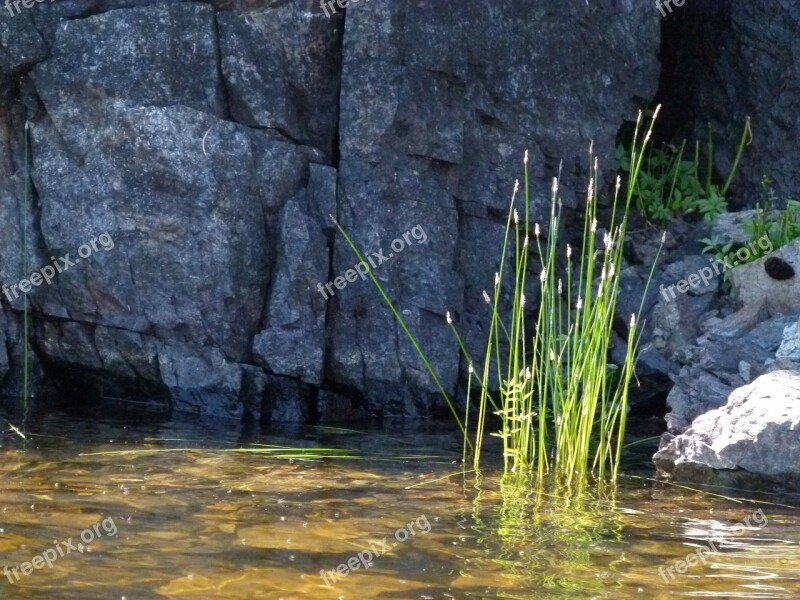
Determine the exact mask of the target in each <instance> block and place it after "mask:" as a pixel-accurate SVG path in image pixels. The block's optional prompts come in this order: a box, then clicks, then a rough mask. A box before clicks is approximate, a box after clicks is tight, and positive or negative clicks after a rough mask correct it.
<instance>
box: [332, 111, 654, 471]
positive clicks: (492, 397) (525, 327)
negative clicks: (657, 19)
mask: <svg viewBox="0 0 800 600" xmlns="http://www.w3.org/2000/svg"><path fill="white" fill-rule="evenodd" d="M657 112H658V111H656V115H657ZM656 115H654V116H653V119H652V121H651V123H650V126H649V128H647V130H646V131H643V130H642V129H643V128H642V116H641V114H640V116H639V120H638V121H637V127H636V133H635V136H634V144H633V147H632V150H631V157H630V164H631V170H630V177H629V179H628V181H627V182H626V186H625V191H624V192H623V191H622V190H623V186H622V181H621V180H620V179H619V178H618V179H617V185H616V188H615V192H614V198H613V203H612V206H611V221H610V223H609V224H608V225H607V230H606V231H607V233H604V234H602V239H598V236H600V235H601V231H602V230H600V229H598V200H599V189H598V188H599V184H598V181H599V175H600V173H599V167H598V163H597V159H596V158H594V157H591V161H590V165H591V166H590V169H591V173H592V177H591V180H590V182H589V185H588V192H587V196H586V208H585V213H584V227H583V236H582V245H581V248H580V251H579V252H575V251H574V250H573V249H572V248H571V247H570V246H569V245H565V246H561V245H559V243H558V231H559V225H560V221H561V208H562V206H561V201H560V197H559V184H558V180H557V179H555V180H554V181H553V186H552V197H551V199H552V201H551V207H550V212H549V216H548V223H547V232H546V233H544V232H543V230H542V227H541V226H540V225H539V224H538V223H533V224H532V225H531V214H530V208H531V207H530V185H529V177H528V156H527V153H526V156H525V160H524V174H525V178H524V184H523V186H522V193H523V195H524V198H523V199H522V200H521V201H520V200H519V195H520V185H519V183H517V185H516V186H515V189H514V194H513V196H512V200H511V205H510V207H509V213H508V220H507V223H506V233H505V238H504V242H503V248H502V254H501V259H500V266H499V269H498V271H497V273H496V275H495V281H494V287H493V291H492V293H491V294H489V293H488V292H484V299H485V300H486V301H487V303H488V304H490V305H491V308H492V318H491V323H490V327H489V335H488V340H487V345H486V348H485V352H484V357H483V360H482V361H481V362H480V363H478V362H476V361H473V360H472V358H471V357H470V354H469V352H468V351H467V349H466V347H465V346H464V343H463V341H462V339H461V337H460V335H459V333H458V331H457V329H456V328H455V326H454V325H453V322H452V319H451V318H450V314H449V313H448V319H447V320H448V322H449V323H450V326H451V328H452V330H453V333H454V335H455V336H456V339H457V340H458V343H459V346H460V348H461V351H462V352H463V354H464V356H465V358H466V361H467V364H468V365H469V367H468V371H469V374H468V377H467V397H468V398H470V397H471V396H472V395H473V389H475V394H474V396H475V397H476V398H477V402H478V406H477V423H475V426H474V433H472V434H471V433H470V430H469V415H470V407H469V400H468V404H467V410H466V416H465V419H464V423H463V424H462V421H461V419H459V417H458V415H457V414H456V412H455V409H454V408H453V404H452V402H451V401H450V398H449V396H448V395H447V393H446V392H445V391H444V389H443V388H442V386H441V384H440V383H439V380H438V378H437V377H436V374H435V373H434V371H433V369H432V368H431V365H430V364H429V362H428V361H427V359H426V358H425V355H424V353H423V352H422V350H421V348H420V346H419V344H418V343H417V341H416V340H415V339H414V336H413V335H412V334H411V332H410V331H409V330H408V328H407V326H406V325H405V323H404V322H403V319H402V317H401V316H400V314H399V312H398V311H397V310H396V309H395V307H394V305H393V304H392V302H391V300H390V299H389V297H388V295H387V294H386V292H385V291H384V290H383V287H382V286H381V285H380V283H379V282H378V280H377V279H376V278H375V277H374V276H372V273H370V276H372V281H373V283H374V284H375V285H376V286H377V288H378V290H379V291H380V292H381V295H382V296H383V298H384V300H385V301H386V303H387V304H388V306H389V308H390V309H391V310H392V312H393V314H394V316H395V318H397V320H398V321H399V323H400V325H401V327H402V328H403V330H404V331H405V332H406V334H407V335H408V337H409V338H410V339H411V342H412V344H413V345H414V348H415V349H416V350H417V352H418V353H419V355H420V357H421V358H422V360H423V362H424V364H425V366H426V368H427V369H428V371H429V372H430V373H431V375H432V376H433V377H434V381H435V382H436V383H437V385H438V387H439V390H440V391H441V393H442V394H443V395H444V397H445V399H446V401H447V404H448V405H449V406H450V408H451V410H452V411H453V413H454V416H455V419H456V422H457V423H458V425H459V427H460V428H461V431H462V433H463V434H464V461H465V462H466V459H467V454H468V453H471V458H472V461H473V466H474V468H475V469H476V470H478V469H479V467H480V461H481V455H482V450H483V444H484V441H485V439H486V435H485V434H486V428H487V420H488V418H489V415H490V412H491V413H494V415H496V416H497V417H499V421H500V425H501V426H500V430H499V431H497V432H492V433H491V435H494V436H497V437H499V438H500V440H501V441H502V446H503V460H504V470H505V472H506V473H531V474H535V475H537V476H538V477H539V478H540V479H541V478H543V477H544V476H545V474H547V473H555V474H557V475H558V476H559V479H561V480H563V481H565V482H566V483H567V484H570V483H571V482H573V479H575V480H577V481H585V479H586V476H587V474H588V472H589V470H592V469H595V470H597V471H598V474H599V476H600V478H603V477H605V476H606V474H607V473H609V472H610V474H611V475H612V477H613V478H616V476H617V473H618V467H619V459H620V454H621V450H622V440H623V436H624V433H625V425H626V412H627V403H628V389H629V384H630V381H631V379H632V376H633V368H634V359H635V355H636V349H637V343H638V337H637V330H638V318H637V315H631V317H630V326H629V331H628V340H627V352H626V356H625V360H624V361H623V363H622V364H621V365H612V364H610V363H609V361H608V348H609V345H610V342H611V334H612V329H613V322H614V316H615V307H616V301H617V297H618V293H619V277H620V272H621V267H622V250H623V245H624V241H625V234H626V227H627V221H628V212H629V209H630V205H631V200H632V198H633V195H634V191H635V190H636V179H637V177H638V174H639V171H640V169H641V166H642V161H643V156H644V153H645V149H646V147H647V144H648V142H649V140H650V137H651V135H652V129H653V124H654V122H655V118H656ZM590 155H591V153H590ZM518 204H521V206H518ZM520 211H522V214H520ZM337 225H338V224H337ZM339 231H340V232H341V233H342V235H343V236H344V238H345V240H346V241H347V243H348V244H349V245H350V247H351V248H352V249H353V251H354V252H355V254H356V256H357V257H358V258H359V259H361V254H360V252H359V251H358V248H357V247H356V246H355V244H354V243H353V241H352V240H351V239H350V237H349V236H348V235H347V233H346V232H345V231H344V230H343V229H342V228H341V226H340V227H339ZM598 242H602V243H601V244H598ZM598 246H599V247H600V249H596V248H598ZM510 249H513V262H511V264H507V261H506V255H507V252H508V251H509V250H510ZM559 258H560V259H561V260H559ZM534 264H535V265H536V266H535V267H533V265H534ZM654 267H655V265H653V268H654ZM531 270H533V271H534V272H537V273H538V285H539V287H540V294H539V297H540V300H539V310H538V313H537V314H536V315H535V319H534V318H533V317H529V315H530V314H531V311H530V309H531V306H530V303H529V302H528V301H527V299H526V297H525V290H526V289H527V288H526V285H527V284H528V282H527V277H528V272H529V271H531ZM651 277H652V270H651ZM506 281H507V282H508V283H509V284H510V288H511V289H513V293H512V294H511V298H510V307H511V308H510V311H509V312H508V314H507V315H501V290H502V289H503V284H504V282H506ZM495 377H496V381H495V380H493V378H495ZM472 440H474V442H473V441H472Z"/></svg>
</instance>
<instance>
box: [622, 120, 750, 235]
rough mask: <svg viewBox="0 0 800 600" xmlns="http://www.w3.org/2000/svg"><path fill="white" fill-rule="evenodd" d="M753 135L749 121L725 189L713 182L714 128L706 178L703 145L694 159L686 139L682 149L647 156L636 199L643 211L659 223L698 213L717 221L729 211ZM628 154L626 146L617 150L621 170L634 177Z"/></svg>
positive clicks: (666, 148)
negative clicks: (702, 167)
mask: <svg viewBox="0 0 800 600" xmlns="http://www.w3.org/2000/svg"><path fill="white" fill-rule="evenodd" d="M749 136H751V130H750V119H749V118H748V119H746V120H745V125H744V130H743V132H742V138H741V140H740V142H739V147H738V149H737V152H736V156H735V158H734V162H733V165H732V166H731V170H730V172H729V173H728V177H727V178H726V180H725V183H724V184H723V185H722V187H719V186H717V185H716V184H714V182H713V179H712V158H713V135H712V132H711V128H710V126H709V133H708V148H707V150H706V157H707V161H708V163H707V165H706V173H705V178H704V179H701V176H700V144H699V142H696V143H695V148H694V156H693V157H691V158H687V157H686V141H685V140H684V141H683V143H681V145H680V146H675V145H672V144H666V145H664V146H662V147H660V148H651V149H650V150H649V152H648V153H647V155H646V156H645V157H644V161H643V163H642V167H641V172H640V173H639V176H638V177H637V179H636V188H635V190H634V199H635V203H636V207H637V208H638V210H639V212H640V213H641V214H642V215H644V216H645V218H647V219H650V220H653V221H659V222H661V221H667V220H669V219H672V218H674V217H677V216H683V215H690V214H696V215H698V216H700V217H702V219H703V220H705V221H713V220H714V219H716V218H717V217H718V216H719V215H721V214H722V213H724V212H726V211H727V209H728V204H727V201H726V200H725V196H726V194H727V193H728V189H729V188H730V185H731V183H732V181H733V177H734V175H735V174H736V171H737V170H738V167H739V163H740V161H741V157H742V154H743V153H744V148H745V145H746V140H747V139H748V137H749ZM628 154H629V152H628V151H627V150H626V149H625V148H624V147H622V146H620V147H618V148H617V151H616V159H617V162H618V164H619V167H620V170H621V171H622V172H623V173H625V174H626V175H627V176H628V177H630V175H631V168H632V165H631V162H630V159H629V158H628Z"/></svg>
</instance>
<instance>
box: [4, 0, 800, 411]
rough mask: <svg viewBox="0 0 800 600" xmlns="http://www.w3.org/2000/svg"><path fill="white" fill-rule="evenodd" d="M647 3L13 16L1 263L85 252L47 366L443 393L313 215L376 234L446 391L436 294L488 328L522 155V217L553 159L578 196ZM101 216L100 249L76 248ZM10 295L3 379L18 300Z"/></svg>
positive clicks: (54, 372) (8, 267)
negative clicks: (488, 298) (491, 291)
mask: <svg viewBox="0 0 800 600" xmlns="http://www.w3.org/2000/svg"><path fill="white" fill-rule="evenodd" d="M779 4H780V3H779ZM784 10H785V11H787V12H789V13H790V16H791V11H792V10H793V9H789V8H786V9H784ZM326 12H328V13H332V14H326ZM742 18H744V17H742ZM754 18H760V16H759V15H758V14H757V15H755V17H754ZM660 21H661V17H660V15H659V13H658V11H657V10H655V9H654V8H653V7H652V6H651V5H650V4H648V3H642V2H639V1H634V0H589V1H588V2H583V1H574V2H573V1H569V2H565V1H564V0H476V1H471V2H468V3H457V5H456V4H455V3H450V2H446V1H442V2H438V1H437V2H421V1H410V0H393V1H389V0H362V1H361V2H359V3H358V4H353V5H352V6H350V7H348V8H347V9H339V8H337V10H336V11H335V12H333V11H332V9H327V11H326V10H323V8H321V6H320V3H319V2H318V1H316V0H289V1H287V2H275V1H272V0H252V1H244V0H242V1H239V2H236V1H223V0H217V1H214V2H210V3H207V4H206V3H198V2H180V1H178V2H162V3H152V2H142V1H137V0H129V1H123V0H63V1H62V0H59V2H56V3H52V4H51V3H42V4H37V5H35V6H34V7H33V8H32V9H24V8H23V9H22V10H21V12H20V13H19V14H15V15H14V16H11V15H10V14H9V13H8V12H6V11H2V14H0V75H1V76H0V93H1V95H0V103H1V104H2V111H1V112H0V169H2V170H3V171H4V172H5V177H2V178H1V179H0V222H2V223H3V233H4V235H3V236H2V237H0V281H2V283H3V284H5V285H6V286H13V285H14V284H17V285H19V282H20V281H21V280H22V279H23V278H25V277H27V275H28V274H29V273H31V272H33V271H34V270H37V269H39V268H40V267H44V266H45V265H48V264H52V263H53V262H55V263H56V264H61V263H60V260H59V258H60V257H63V256H65V255H67V254H69V257H70V260H75V259H76V258H80V262H78V261H75V264H74V265H73V266H70V267H69V268H68V269H67V270H65V271H64V272H63V273H58V274H57V275H56V276H55V277H53V278H52V283H51V284H49V285H47V284H41V285H38V286H35V285H32V286H31V287H32V290H31V292H30V295H29V300H30V307H31V311H32V318H33V323H34V327H33V335H32V344H33V347H34V349H35V353H36V360H37V364H36V365H35V366H36V369H35V370H34V373H35V375H36V382H37V386H38V388H39V389H40V390H55V391H58V392H60V393H62V394H68V395H69V397H70V398H71V401H72V402H84V401H89V400H91V399H96V398H103V397H108V396H115V397H116V396H124V397H131V398H147V399H150V400H154V401H156V402H159V403H162V404H163V405H164V406H169V407H172V408H174V409H177V410H185V411H190V412H196V413H201V414H210V415H219V416H228V417H234V418H239V417H241V416H242V415H243V414H245V413H250V414H252V415H253V416H255V417H257V418H258V417H263V418H264V419H272V420H317V419H321V420H324V421H326V420H327V421H331V420H340V419H352V418H359V417H366V416H381V417H402V416H406V417H408V416H411V417H414V416H426V415H430V414H432V413H435V412H436V411H437V410H439V409H440V408H441V402H440V400H439V399H437V397H436V395H435V388H434V387H433V382H432V381H431V380H430V378H429V377H428V375H427V373H426V372H425V371H424V369H423V367H422V365H421V364H420V362H419V360H418V358H417V356H416V355H415V353H414V351H413V349H412V347H411V346H410V345H409V344H408V343H407V341H406V339H405V337H404V334H403V332H402V331H401V330H400V329H399V328H398V326H397V325H396V323H395V322H394V320H393V318H392V316H391V314H390V313H389V312H388V310H387V309H386V308H385V307H384V305H383V304H382V300H381V299H380V296H379V295H378V294H377V292H376V290H375V289H374V287H373V286H372V284H371V283H370V282H369V281H364V280H362V278H361V277H359V276H357V275H356V276H353V277H347V278H345V277H346V274H347V273H348V271H349V270H350V269H352V268H353V266H354V265H355V263H356V262H357V261H356V259H355V257H354V256H353V254H352V252H351V251H350V249H349V248H348V247H347V246H346V244H345V243H344V240H343V239H342V237H341V236H340V235H337V233H336V231H335V228H334V226H333V223H332V221H331V220H330V218H329V217H328V215H329V214H333V215H335V216H336V217H337V218H338V219H339V221H340V222H341V224H342V225H343V226H344V227H345V228H346V229H347V231H348V232H349V233H350V235H351V236H352V238H353V239H354V240H355V241H356V242H357V243H358V244H359V245H360V246H361V248H362V249H363V250H364V251H366V252H369V253H371V254H372V253H375V254H380V253H383V255H384V256H385V257H386V260H385V263H384V264H380V265H379V266H378V268H377V269H376V274H377V276H378V277H379V279H380V280H381V282H382V284H383V285H384V286H385V288H386V290H387V292H388V293H389V294H390V296H391V297H392V298H393V299H394V300H395V301H396V303H397V306H398V308H399V309H400V310H401V311H402V313H403V315H404V318H405V319H406V321H407V323H408V324H409V326H410V327H411V329H412V330H413V331H414V332H415V333H417V334H418V335H419V336H420V338H421V340H422V342H423V346H424V348H425V350H426V352H427V353H428V355H429V358H430V359H431V363H432V364H433V366H434V368H436V369H437V371H438V372H439V374H440V377H441V379H442V381H443V383H444V385H445V386H446V387H447V388H448V389H449V390H450V391H455V389H456V387H457V381H458V378H459V373H460V372H461V370H462V369H463V366H464V365H463V364H461V361H460V357H459V353H458V351H457V346H456V345H455V341H454V340H453V339H452V338H451V336H450V333H449V331H448V329H447V327H446V326H445V324H444V314H445V311H447V310H450V311H451V312H452V313H453V314H454V315H456V317H457V318H458V320H459V322H460V325H461V327H462V328H463V329H464V331H465V338H466V340H467V342H468V343H469V344H477V343H478V342H479V341H481V340H482V336H483V335H484V324H485V323H486V322H487V319H488V317H489V315H488V314H487V313H486V311H485V310H484V305H483V302H482V300H481V290H483V289H484V288H486V287H488V286H491V285H492V280H493V273H494V271H495V270H496V265H495V263H494V261H495V260H496V258H497V254H498V251H499V248H500V241H501V235H502V232H503V227H504V222H505V212H506V211H507V206H508V202H509V199H510V191H511V189H512V187H513V182H514V179H515V178H517V177H519V175H520V172H521V169H520V167H521V157H522V154H523V151H524V150H525V149H529V150H530V153H531V164H532V169H533V176H534V177H533V179H534V181H533V186H534V190H535V198H534V201H535V211H534V212H535V213H536V214H537V215H538V216H541V212H542V211H541V208H542V207H543V206H544V205H545V203H546V202H547V196H548V189H549V181H550V179H551V178H552V177H553V176H555V175H556V174H558V172H559V169H561V172H562V182H563V190H564V201H565V204H566V205H567V207H568V208H569V207H570V206H576V205H577V203H578V198H579V197H580V196H581V195H582V193H583V190H584V187H585V179H584V177H585V165H586V163H587V150H588V147H589V144H590V141H594V149H595V152H596V153H597V154H599V155H600V156H601V157H607V158H608V160H607V161H606V162H607V164H606V166H607V167H608V169H610V168H611V167H612V165H611V162H610V157H611V156H612V149H613V146H614V141H615V137H616V135H617V133H618V131H619V129H620V126H621V125H622V124H623V122H624V121H625V119H627V118H628V117H630V116H631V115H634V114H635V111H636V110H637V109H638V108H639V107H642V106H645V105H647V103H648V102H649V100H650V99H652V98H653V96H654V95H655V93H656V89H657V85H658V81H659V73H660V67H661V65H660V64H659V60H658V50H659V43H660V26H661V24H660ZM795 25H796V21H795ZM787 31H788V30H787ZM775 35H777V36H779V37H780V36H781V35H788V34H787V32H786V31H784V30H783V29H782V30H780V31H777V30H776V32H775ZM743 39H745V40H746V39H749V38H747V37H746V36H745V37H744V38H743ZM789 39H790V40H791V41H792V43H793V44H794V43H795V42H794V39H795V38H794V37H791V36H789ZM742 43H745V42H744V41H742ZM729 46H730V45H726V46H725V47H724V48H722V49H721V51H724V52H725V53H726V56H728V55H729V54H730V53H731V52H735V51H736V48H739V46H736V45H732V46H730V47H729ZM721 60H722V59H721ZM719 64H720V65H721V66H720V69H724V68H725V66H724V65H725V63H724V61H722V62H720V63H719ZM729 68H732V67H729ZM723 79H724V77H723ZM711 87H713V86H711V84H709V90H708V93H706V94H705V95H704V96H703V102H708V103H710V104H711V105H713V106H715V107H717V108H719V105H718V101H717V100H715V98H716V97H717V96H715V94H717V95H719V94H721V93H722V92H720V91H719V90H716V91H715V90H712V89H711ZM715 89H716V88H715ZM753 93H756V90H754V91H753ZM758 93H759V94H760V93H761V92H758ZM759 98H761V96H759V95H756V96H754V98H753V101H756V102H759V101H760V100H759ZM763 110H764V113H763V114H764V118H765V119H766V120H767V121H768V122H769V123H771V126H775V127H777V126H779V125H780V123H781V121H780V119H779V117H778V116H777V115H775V114H774V113H772V112H771V109H768V108H764V109H763ZM781 114H782V115H783V117H781V118H788V117H787V116H786V115H788V114H789V113H788V112H786V113H781ZM26 124H27V126H26ZM795 152H796V151H795ZM790 156H791V155H790ZM562 161H563V162H562ZM562 165H563V166H562ZM608 169H607V170H606V174H607V175H610V174H611V172H610V170H608ZM102 234H107V236H108V237H107V238H103V239H111V240H113V248H109V249H106V246H98V247H97V249H96V250H95V249H92V252H89V253H87V252H86V251H85V250H83V253H81V254H80V256H79V255H78V252H79V249H80V250H82V249H83V247H90V246H91V240H93V239H95V240H97V239H99V236H101V235H102ZM404 234H405V238H404ZM412 234H413V235H412ZM423 234H424V235H423ZM423 238H424V239H423ZM101 241H102V240H101ZM395 242H396V243H395ZM393 243H394V245H392V244H393ZM95 245H97V244H95ZM107 245H111V244H107ZM23 249H27V251H23ZM84 254H85V255H86V256H84ZM51 257H52V258H51ZM377 260H378V259H376V263H377ZM337 278H340V279H337ZM336 281H338V283H339V285H335V282H336ZM329 282H333V283H334V285H331V286H330V287H329V288H327V289H326V288H325V284H328V283H329ZM320 284H321V285H320ZM0 299H1V300H2V308H3V310H2V312H0V342H2V343H0V377H4V378H5V379H4V382H5V393H6V394H10V395H12V396H13V395H15V394H18V391H19V390H18V387H19V377H18V376H17V374H18V372H19V370H20V369H21V364H20V357H21V349H22V343H21V331H20V323H21V315H22V310H23V307H24V305H23V301H22V296H21V295H19V294H17V295H16V297H15V295H14V294H13V293H9V294H8V296H5V295H4V296H3V297H2V298H0Z"/></svg>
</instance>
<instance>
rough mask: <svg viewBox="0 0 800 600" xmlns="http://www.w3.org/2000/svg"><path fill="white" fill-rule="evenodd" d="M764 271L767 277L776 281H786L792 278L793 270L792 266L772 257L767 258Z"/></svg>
mask: <svg viewBox="0 0 800 600" xmlns="http://www.w3.org/2000/svg"><path fill="white" fill-rule="evenodd" d="M764 270H765V271H766V272H767V275H769V276H770V277H772V278H773V279H777V280H778V281H786V280H787V279H791V278H792V277H794V268H793V267H792V265H790V264H789V263H787V262H786V261H785V260H781V259H780V258H775V257H774V256H773V257H771V258H768V259H767V260H766V261H765V262H764Z"/></svg>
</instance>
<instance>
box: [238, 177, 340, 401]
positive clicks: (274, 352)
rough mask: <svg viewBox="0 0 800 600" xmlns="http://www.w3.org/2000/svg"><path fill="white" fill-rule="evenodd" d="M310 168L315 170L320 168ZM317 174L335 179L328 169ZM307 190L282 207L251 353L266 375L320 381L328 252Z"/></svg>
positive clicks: (326, 294) (323, 350) (328, 268)
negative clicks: (271, 269)
mask: <svg viewBox="0 0 800 600" xmlns="http://www.w3.org/2000/svg"><path fill="white" fill-rule="evenodd" d="M315 172H316V173H320V168H317V169H315ZM321 173H323V174H324V175H322V176H323V177H326V178H328V179H333V180H334V181H335V175H336V174H335V171H334V170H333V169H329V170H328V171H322V172H321ZM311 189H313V186H312V187H310V188H309V190H308V191H307V190H303V191H301V192H299V193H298V195H297V196H295V197H294V198H292V199H291V200H289V201H288V202H287V203H286V205H285V206H284V207H283V210H282V211H281V219H280V226H279V227H280V233H279V237H278V244H277V247H278V259H277V263H276V266H275V271H274V274H273V278H272V279H273V282H272V286H271V288H270V291H269V296H268V298H267V309H266V315H265V318H264V322H265V329H264V330H263V331H262V332H261V333H260V334H258V335H257V336H256V338H255V341H254V343H253V355H254V356H255V359H256V361H257V362H258V364H260V365H262V366H263V367H264V368H265V369H267V370H268V371H270V372H271V373H274V374H276V375H284V376H288V377H295V378H298V379H301V380H303V381H305V382H306V383H312V384H316V385H320V384H321V383H322V379H323V372H322V369H323V359H324V352H325V323H326V309H327V300H326V298H327V297H328V292H327V291H326V290H325V288H324V284H326V283H328V280H329V270H330V251H329V249H328V242H327V239H326V237H325V234H324V232H323V231H322V229H321V228H320V227H319V222H320V221H321V220H322V218H323V216H322V215H318V214H315V211H314V210H312V208H311V201H310V199H309V196H310V195H311V194H312V192H311ZM332 200H335V198H333V199H332ZM315 208H317V207H315ZM320 286H323V287H322V289H321V290H320V289H319V288H320Z"/></svg>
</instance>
